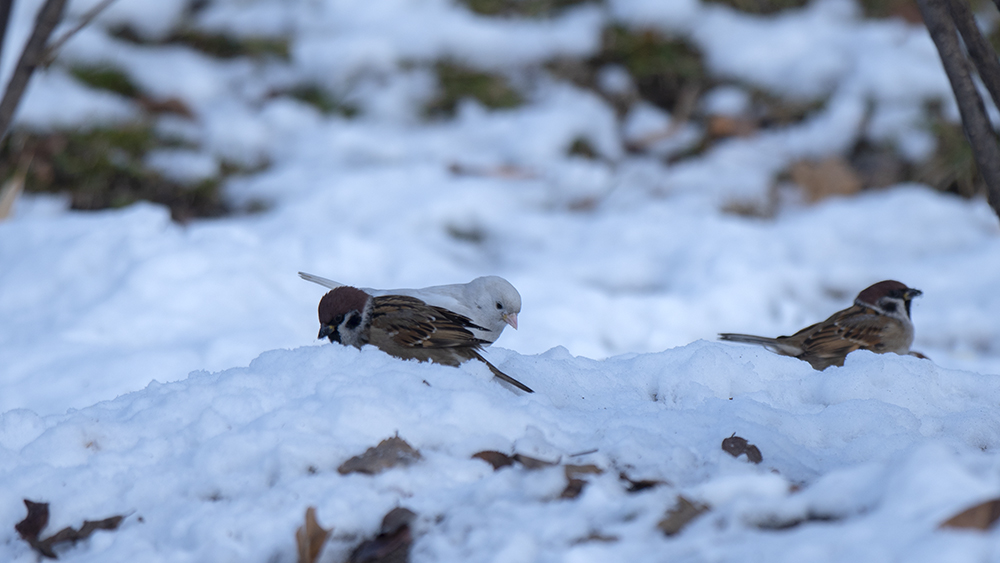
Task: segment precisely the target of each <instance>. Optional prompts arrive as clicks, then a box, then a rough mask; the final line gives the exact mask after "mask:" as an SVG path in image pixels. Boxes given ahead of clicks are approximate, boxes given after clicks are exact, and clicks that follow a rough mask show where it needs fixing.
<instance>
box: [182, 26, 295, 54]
mask: <svg viewBox="0 0 1000 563" xmlns="http://www.w3.org/2000/svg"><path fill="white" fill-rule="evenodd" d="M168 42H169V43H180V44H183V45H187V46H189V47H191V48H193V49H197V50H198V51H201V52H203V53H205V54H207V55H211V56H213V57H217V58H220V59H233V58H236V57H251V58H264V57H269V56H270V57H277V58H279V59H284V60H288V58H289V52H288V40H287V39H284V38H274V37H237V36H235V35H230V34H227V33H208V32H204V31H197V30H192V29H188V30H183V31H178V32H176V33H175V34H174V35H172V36H171V37H170V39H168Z"/></svg>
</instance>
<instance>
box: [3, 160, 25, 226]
mask: <svg viewBox="0 0 1000 563" xmlns="http://www.w3.org/2000/svg"><path fill="white" fill-rule="evenodd" d="M27 175H28V168H27V167H23V168H22V169H21V170H18V171H17V172H16V173H15V174H14V175H13V176H11V177H10V179H9V180H7V181H6V182H4V184H3V187H2V188H0V221H3V220H4V219H6V218H7V217H9V216H10V213H11V211H13V210H14V202H15V201H17V198H18V196H20V195H21V192H23V191H24V179H25V178H26V177H27Z"/></svg>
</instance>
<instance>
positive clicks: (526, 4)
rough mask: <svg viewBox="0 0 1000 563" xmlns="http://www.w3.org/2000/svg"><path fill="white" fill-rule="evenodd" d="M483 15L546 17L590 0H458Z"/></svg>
mask: <svg viewBox="0 0 1000 563" xmlns="http://www.w3.org/2000/svg"><path fill="white" fill-rule="evenodd" d="M459 1H460V2H461V3H462V4H465V5H466V6H468V8H469V9H470V10H472V11H473V12H475V13H477V14H480V15H484V16H519V17H529V18H537V17H547V16H552V15H554V14H556V13H558V12H560V11H562V10H564V9H566V8H569V7H571V6H578V5H580V4H584V3H586V2H588V1H591V0H459Z"/></svg>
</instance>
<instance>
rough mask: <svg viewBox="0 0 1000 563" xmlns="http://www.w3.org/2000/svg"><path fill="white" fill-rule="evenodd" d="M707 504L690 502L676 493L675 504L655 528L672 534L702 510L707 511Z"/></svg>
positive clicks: (669, 534) (682, 527)
mask: <svg viewBox="0 0 1000 563" xmlns="http://www.w3.org/2000/svg"><path fill="white" fill-rule="evenodd" d="M708 508H709V507H708V506H706V505H704V504H700V503H696V502H691V501H690V500H688V499H686V498H684V497H682V496H680V495H678V496H677V505H676V506H674V507H673V508H671V509H670V510H668V511H667V514H666V516H664V517H663V520H660V523H659V524H657V525H656V527H657V528H659V529H660V530H662V531H663V533H664V534H666V535H668V536H672V535H674V534H676V533H678V532H680V531H681V530H682V529H684V526H687V525H688V523H689V522H691V521H692V520H694V519H695V518H697V517H698V516H700V515H701V514H702V513H703V512H707V511H708Z"/></svg>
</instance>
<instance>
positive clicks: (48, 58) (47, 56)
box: [41, 0, 115, 66]
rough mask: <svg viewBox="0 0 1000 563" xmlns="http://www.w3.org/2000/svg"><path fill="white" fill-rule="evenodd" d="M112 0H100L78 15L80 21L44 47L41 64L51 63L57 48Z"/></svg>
mask: <svg viewBox="0 0 1000 563" xmlns="http://www.w3.org/2000/svg"><path fill="white" fill-rule="evenodd" d="M114 1H115V0H101V2H98V3H97V5H95V6H94V7H93V8H91V9H90V10H88V11H87V13H85V14H83V15H82V16H80V21H78V22H77V23H76V25H74V26H73V27H72V28H70V29H68V30H66V33H63V34H62V35H61V36H60V37H59V39H56V40H55V41H53V42H52V43H51V44H50V45H49V46H48V47H47V48H46V49H45V53H44V54H43V55H42V59H41V64H42V65H44V66H48V65H50V64H51V63H52V61H53V60H54V59H55V58H56V55H57V54H58V52H59V49H61V48H62V46H63V45H64V44H65V43H66V42H67V41H69V40H70V38H71V37H73V36H74V35H76V34H77V33H78V32H79V31H80V30H81V29H83V28H85V27H87V24H89V23H90V22H92V21H94V18H96V17H97V16H98V15H99V14H100V13H101V12H103V11H104V9H105V8H107V7H108V6H110V5H111V4H113V3H114Z"/></svg>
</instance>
